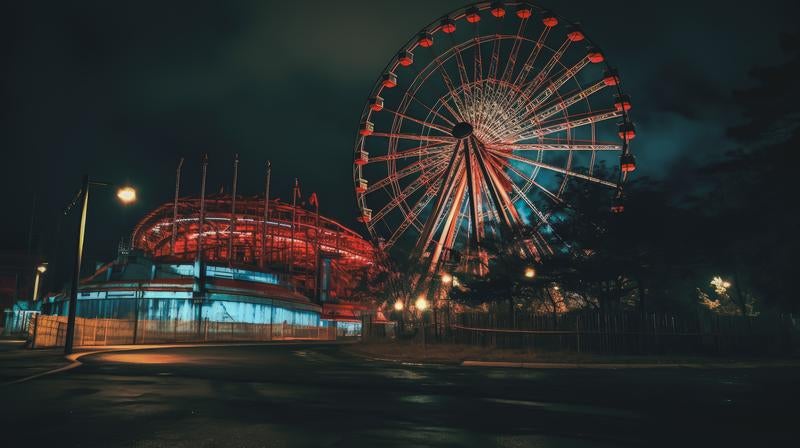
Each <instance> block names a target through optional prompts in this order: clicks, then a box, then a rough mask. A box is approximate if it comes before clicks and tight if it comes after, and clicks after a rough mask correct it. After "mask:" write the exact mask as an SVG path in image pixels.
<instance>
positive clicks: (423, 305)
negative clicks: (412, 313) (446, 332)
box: [414, 296, 428, 311]
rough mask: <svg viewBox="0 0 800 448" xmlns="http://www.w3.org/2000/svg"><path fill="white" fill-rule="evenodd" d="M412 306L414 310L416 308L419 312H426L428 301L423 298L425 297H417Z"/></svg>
mask: <svg viewBox="0 0 800 448" xmlns="http://www.w3.org/2000/svg"><path fill="white" fill-rule="evenodd" d="M414 306H415V307H416V308H417V309H418V310H419V311H425V310H427V309H428V299H426V298H425V296H419V297H418V298H417V301H416V302H414Z"/></svg>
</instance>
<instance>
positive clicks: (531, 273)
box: [525, 266, 536, 278]
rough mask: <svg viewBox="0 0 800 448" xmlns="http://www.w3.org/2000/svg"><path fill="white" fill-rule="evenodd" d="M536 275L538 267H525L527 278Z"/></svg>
mask: <svg viewBox="0 0 800 448" xmlns="http://www.w3.org/2000/svg"><path fill="white" fill-rule="evenodd" d="M534 277H536V269H533V268H532V267H530V266H529V267H527V268H525V278H534Z"/></svg>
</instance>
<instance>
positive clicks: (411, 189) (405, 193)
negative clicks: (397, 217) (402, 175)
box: [372, 165, 446, 222]
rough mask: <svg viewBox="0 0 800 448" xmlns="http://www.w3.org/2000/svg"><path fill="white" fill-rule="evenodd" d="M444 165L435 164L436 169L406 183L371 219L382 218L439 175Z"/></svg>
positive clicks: (378, 219)
mask: <svg viewBox="0 0 800 448" xmlns="http://www.w3.org/2000/svg"><path fill="white" fill-rule="evenodd" d="M445 168H446V166H445V165H440V166H437V167H436V169H433V170H430V171H428V172H426V173H424V174H422V175H421V176H419V177H418V178H416V179H414V180H413V181H412V182H411V183H410V184H408V185H407V186H406V187H405V188H403V190H402V191H401V192H400V194H398V195H397V196H395V197H393V198H392V200H391V201H389V202H388V203H387V204H386V205H384V206H383V208H381V209H380V210H379V211H378V212H377V213H375V214H373V215H372V219H373V220H374V221H375V222H378V221H380V220H382V219H383V218H384V217H385V216H386V215H387V214H388V213H389V212H391V211H392V210H394V209H395V208H397V206H398V205H400V204H401V203H403V202H405V200H406V199H408V197H410V196H411V195H412V194H414V193H415V192H416V191H417V190H419V189H420V188H421V187H423V186H426V185H428V184H429V183H430V182H431V181H433V180H434V179H436V178H437V176H439V175H441V174H442V172H443V171H444V170H445Z"/></svg>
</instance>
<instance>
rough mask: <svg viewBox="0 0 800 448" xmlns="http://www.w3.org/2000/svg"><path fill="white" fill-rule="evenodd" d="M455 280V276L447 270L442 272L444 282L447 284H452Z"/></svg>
mask: <svg viewBox="0 0 800 448" xmlns="http://www.w3.org/2000/svg"><path fill="white" fill-rule="evenodd" d="M452 281H453V276H452V275H450V274H448V273H447V272H445V273H444V274H442V283H444V284H445V285H447V284H450V283H451V282H452Z"/></svg>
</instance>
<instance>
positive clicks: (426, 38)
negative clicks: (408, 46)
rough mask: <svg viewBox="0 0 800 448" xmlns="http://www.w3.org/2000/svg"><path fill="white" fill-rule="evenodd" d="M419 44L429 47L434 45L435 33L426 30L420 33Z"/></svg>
mask: <svg viewBox="0 0 800 448" xmlns="http://www.w3.org/2000/svg"><path fill="white" fill-rule="evenodd" d="M417 44H419V46H420V47H422V48H429V47H432V46H433V34H431V33H428V32H425V33H420V35H419V37H418V38H417Z"/></svg>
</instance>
